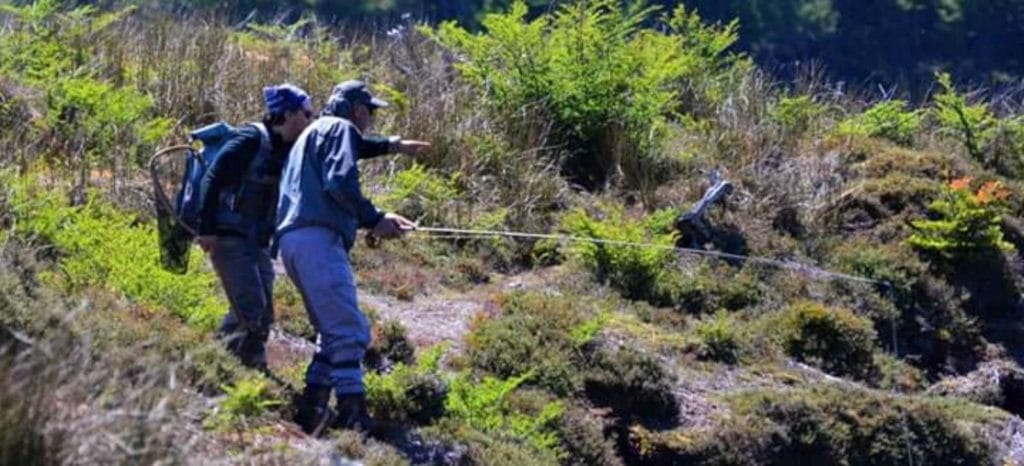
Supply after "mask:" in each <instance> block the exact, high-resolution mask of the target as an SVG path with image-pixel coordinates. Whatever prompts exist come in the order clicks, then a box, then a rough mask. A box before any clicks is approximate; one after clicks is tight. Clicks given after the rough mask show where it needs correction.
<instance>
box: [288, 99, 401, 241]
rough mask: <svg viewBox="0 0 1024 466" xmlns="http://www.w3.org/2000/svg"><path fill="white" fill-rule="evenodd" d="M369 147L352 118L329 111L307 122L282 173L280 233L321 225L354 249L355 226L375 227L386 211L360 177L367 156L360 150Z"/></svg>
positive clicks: (365, 149)
mask: <svg viewBox="0 0 1024 466" xmlns="http://www.w3.org/2000/svg"><path fill="white" fill-rule="evenodd" d="M370 148H371V147H370V146H368V145H367V142H366V140H365V139H364V138H363V136H362V135H361V134H360V132H359V130H358V129H357V128H356V127H355V125H353V124H352V123H351V122H350V121H348V120H345V119H342V118H337V117H331V116H325V117H320V118H318V119H317V120H316V121H315V122H313V123H312V124H311V125H309V127H307V128H306V130H305V131H303V132H302V135H301V136H299V139H298V140H297V141H296V142H295V146H294V147H292V151H291V154H289V156H288V162H287V164H286V165H285V168H284V174H283V175H282V177H281V189H280V192H281V197H280V201H279V202H278V205H277V231H276V233H275V235H276V237H278V238H280V237H281V235H283V234H285V233H287V232H289V231H291V230H294V229H298V228H302V227H309V226H319V227H324V228H328V229H330V230H333V231H335V232H336V233H338V235H339V236H341V238H342V241H343V243H344V246H345V249H351V248H352V245H353V244H354V243H355V239H356V229H357V228H359V227H363V228H372V227H373V226H374V225H376V224H377V222H379V221H380V219H381V218H382V217H383V216H384V214H383V213H382V212H381V211H380V210H378V209H377V208H376V207H375V206H374V205H373V203H372V202H370V200H369V199H367V198H366V196H364V195H363V192H362V187H361V186H360V183H359V164H358V160H359V159H360V158H366V157H360V152H364V151H369V150H370ZM380 149H381V147H378V148H377V150H380Z"/></svg>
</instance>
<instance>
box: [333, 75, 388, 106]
mask: <svg viewBox="0 0 1024 466" xmlns="http://www.w3.org/2000/svg"><path fill="white" fill-rule="evenodd" d="M331 97H332V98H336V97H340V98H342V99H345V100H346V101H348V102H349V103H350V104H366V105H368V106H370V107H374V108H383V107H387V106H388V103H387V102H385V101H383V100H381V99H378V98H377V97H374V96H373V94H371V93H370V89H369V87H368V86H367V85H366V83H365V82H362V81H358V80H351V81H345V82H343V83H341V84H338V85H337V86H334V90H332V91H331Z"/></svg>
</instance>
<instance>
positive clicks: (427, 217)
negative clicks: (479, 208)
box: [380, 163, 458, 226]
mask: <svg viewBox="0 0 1024 466" xmlns="http://www.w3.org/2000/svg"><path fill="white" fill-rule="evenodd" d="M457 199H458V190H457V189H456V187H455V185H454V184H453V183H452V181H451V180H450V179H445V178H444V177H442V176H441V175H440V174H438V173H437V172H435V171H433V170H430V169H427V168H426V167H424V166H423V165H420V164H418V163H413V164H412V166H411V167H409V168H407V169H405V170H402V171H399V172H398V173H396V174H395V176H394V178H393V179H392V180H390V182H389V183H388V190H387V191H386V194H384V195H383V196H382V197H381V199H380V206H381V208H383V209H387V210H389V211H393V212H399V213H401V214H402V215H404V216H406V217H408V218H411V219H414V220H416V221H419V222H423V223H424V225H429V226H436V225H449V224H451V221H452V220H453V219H454V216H453V215H452V214H453V212H452V210H453V209H452V205H453V202H455V201H456V200H457Z"/></svg>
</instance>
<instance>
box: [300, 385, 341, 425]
mask: <svg viewBox="0 0 1024 466" xmlns="http://www.w3.org/2000/svg"><path fill="white" fill-rule="evenodd" d="M331 391H332V390H331V387H325V386H320V385H306V388H305V389H304V390H303V391H302V396H301V397H300V398H299V403H298V409H297V410H296V413H295V423H296V424H298V425H299V427H302V431H303V432H305V433H307V434H309V435H312V436H314V437H320V436H321V435H323V434H324V432H326V431H327V428H328V427H330V426H331V424H332V422H334V418H335V415H334V412H333V411H331V408H329V407H328V406H327V405H328V403H330V401H331Z"/></svg>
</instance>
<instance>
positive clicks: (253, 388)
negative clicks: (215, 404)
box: [207, 376, 282, 429]
mask: <svg viewBox="0 0 1024 466" xmlns="http://www.w3.org/2000/svg"><path fill="white" fill-rule="evenodd" d="M221 388H222V389H223V390H224V401H223V402H221V404H220V407H219V408H218V410H217V411H216V412H215V413H214V415H213V416H212V417H211V418H209V419H208V420H207V425H208V426H209V427H213V428H216V429H229V428H233V427H238V426H241V425H245V424H246V423H248V422H250V421H252V420H254V419H256V418H259V417H260V416H263V415H264V414H266V413H267V410H268V409H269V408H272V407H274V406H278V405H280V404H282V402H281V400H277V399H275V398H274V394H273V393H272V392H271V391H270V387H269V385H268V384H267V380H266V379H264V378H263V377H257V376H252V377H247V378H244V379H241V380H239V381H238V382H236V383H235V384H234V385H223V386H222V387H221Z"/></svg>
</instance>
